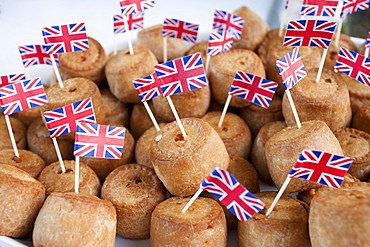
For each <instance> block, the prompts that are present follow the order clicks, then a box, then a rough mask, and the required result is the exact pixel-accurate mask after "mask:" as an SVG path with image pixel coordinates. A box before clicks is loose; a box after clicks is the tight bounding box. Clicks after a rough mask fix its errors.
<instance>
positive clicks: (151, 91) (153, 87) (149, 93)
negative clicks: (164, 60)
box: [132, 72, 162, 102]
mask: <svg viewBox="0 0 370 247" xmlns="http://www.w3.org/2000/svg"><path fill="white" fill-rule="evenodd" d="M132 82H133V83H134V86H135V88H136V91H137V94H138V95H139V97H140V100H141V102H145V101H147V100H150V99H153V98H155V97H157V96H159V95H161V94H162V90H161V87H160V85H159V81H158V80H157V75H156V74H155V72H153V73H152V74H150V75H147V76H145V77H143V78H140V79H136V80H133V81H132Z"/></svg>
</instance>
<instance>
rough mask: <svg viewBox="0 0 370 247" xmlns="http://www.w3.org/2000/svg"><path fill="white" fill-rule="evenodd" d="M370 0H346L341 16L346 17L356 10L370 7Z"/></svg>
mask: <svg viewBox="0 0 370 247" xmlns="http://www.w3.org/2000/svg"><path fill="white" fill-rule="evenodd" d="M369 2H370V0H344V1H343V7H342V12H341V13H340V17H341V18H344V17H346V16H347V15H350V14H352V13H354V12H357V11H360V10H365V9H368V8H369Z"/></svg>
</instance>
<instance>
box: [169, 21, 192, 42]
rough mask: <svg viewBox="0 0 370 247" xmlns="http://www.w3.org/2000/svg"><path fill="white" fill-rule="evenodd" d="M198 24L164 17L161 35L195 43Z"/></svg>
mask: <svg viewBox="0 0 370 247" xmlns="http://www.w3.org/2000/svg"><path fill="white" fill-rule="evenodd" d="M198 30H199V25H198V24H193V23H190V22H185V21H180V20H177V19H173V18H165V19H164V22H163V29H162V36H163V37H170V38H177V39H183V40H185V41H188V42H191V43H194V44H195V43H196V42H197V36H198Z"/></svg>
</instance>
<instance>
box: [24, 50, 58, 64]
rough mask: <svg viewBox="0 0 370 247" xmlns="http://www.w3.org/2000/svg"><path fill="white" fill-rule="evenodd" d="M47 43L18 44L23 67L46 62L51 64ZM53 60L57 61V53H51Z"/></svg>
mask: <svg viewBox="0 0 370 247" xmlns="http://www.w3.org/2000/svg"><path fill="white" fill-rule="evenodd" d="M48 48H50V46H47V45H22V46H19V47H18V49H19V53H20V55H21V58H22V62H23V65H24V67H25V68H27V67H29V66H33V65H39V64H46V65H53V63H52V61H51V59H50V55H49V53H48ZM53 56H54V60H55V62H56V63H57V64H58V63H59V56H58V54H53Z"/></svg>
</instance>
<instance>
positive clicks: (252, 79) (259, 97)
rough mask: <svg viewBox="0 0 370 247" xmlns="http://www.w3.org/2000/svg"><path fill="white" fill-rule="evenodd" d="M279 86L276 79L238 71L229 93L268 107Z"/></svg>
mask: <svg viewBox="0 0 370 247" xmlns="http://www.w3.org/2000/svg"><path fill="white" fill-rule="evenodd" d="M277 86H278V84H277V83H276V82H274V81H269V80H266V79H264V78H262V77H258V76H256V75H252V74H248V73H245V72H241V71H238V72H236V74H235V77H234V81H233V83H232V84H231V87H230V91H229V94H230V95H235V96H238V97H241V98H243V99H246V100H249V101H251V102H252V103H254V104H257V105H259V106H262V107H264V108H268V107H269V106H270V103H271V100H272V98H273V97H274V94H275V91H276V88H277Z"/></svg>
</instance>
